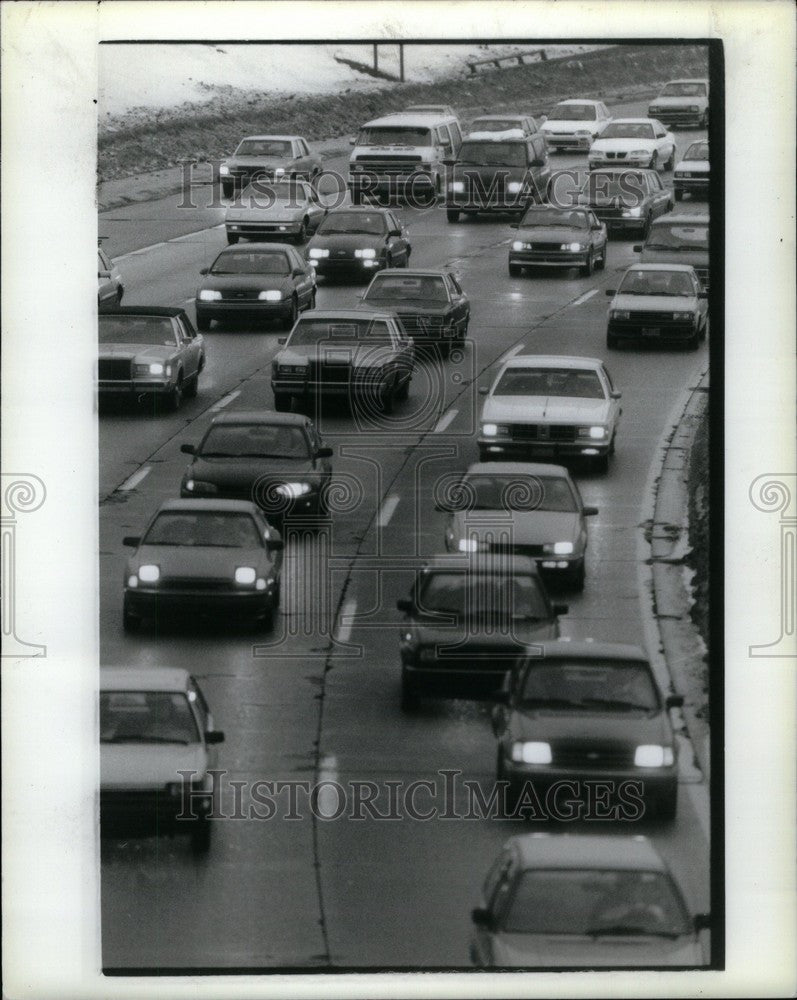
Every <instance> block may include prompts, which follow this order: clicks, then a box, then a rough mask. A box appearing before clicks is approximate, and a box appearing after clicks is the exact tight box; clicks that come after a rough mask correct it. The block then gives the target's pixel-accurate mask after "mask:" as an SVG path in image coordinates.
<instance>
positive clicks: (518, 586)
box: [418, 571, 549, 621]
mask: <svg viewBox="0 0 797 1000" xmlns="http://www.w3.org/2000/svg"><path fill="white" fill-rule="evenodd" d="M418 606H419V609H420V610H421V612H422V613H423V612H429V613H443V612H450V613H452V614H456V615H458V616H461V617H465V618H468V619H479V620H482V621H486V620H493V621H495V620H499V621H500V620H502V619H518V620H523V619H547V618H548V617H549V613H548V608H547V607H546V603H545V598H544V596H543V594H542V592H541V589H540V584H539V582H538V581H537V580H536V579H535V578H534V577H531V576H505V575H502V574H497V573H496V574H473V573H462V572H461V573H457V572H453V571H452V572H446V571H440V572H435V573H428V574H426V575H425V576H424V578H423V582H422V584H421V590H420V593H419V595H418Z"/></svg>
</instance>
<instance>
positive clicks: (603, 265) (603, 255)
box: [595, 243, 606, 271]
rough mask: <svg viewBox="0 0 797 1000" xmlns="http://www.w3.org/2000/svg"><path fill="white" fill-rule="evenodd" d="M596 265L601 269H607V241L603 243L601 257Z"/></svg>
mask: <svg viewBox="0 0 797 1000" xmlns="http://www.w3.org/2000/svg"><path fill="white" fill-rule="evenodd" d="M595 267H598V268H600V269H601V271H604V270H605V269H606V244H605V243H604V245H603V250H601V255H600V259H599V260H598V262H597V263H596V264H595Z"/></svg>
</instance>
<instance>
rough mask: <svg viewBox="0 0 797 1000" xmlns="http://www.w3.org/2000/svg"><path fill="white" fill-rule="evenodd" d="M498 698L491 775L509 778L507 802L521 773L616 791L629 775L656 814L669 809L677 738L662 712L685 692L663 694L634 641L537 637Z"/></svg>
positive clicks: (539, 782) (540, 783) (668, 814)
mask: <svg viewBox="0 0 797 1000" xmlns="http://www.w3.org/2000/svg"><path fill="white" fill-rule="evenodd" d="M497 700H498V701H499V702H500V704H499V705H498V706H497V707H496V708H495V709H494V711H493V729H494V731H495V734H496V736H497V738H498V772H497V779H498V780H499V781H507V782H509V786H508V791H509V795H508V797H507V799H508V804H509V805H510V808H512V807H511V803H513V802H516V801H517V799H518V797H519V796H520V794H521V792H522V789H523V786H524V784H525V783H526V782H527V781H530V782H531V784H532V786H533V788H534V791H535V792H538V793H540V794H543V795H544V793H545V792H546V791H547V789H548V788H549V787H550V786H551V785H553V784H554V783H556V782H560V781H569V782H573V783H574V784H576V786H578V783H583V782H586V781H590V780H603V781H611V782H613V783H614V787H615V789H616V790H619V789H620V786H621V784H622V783H631V782H634V783H635V786H636V787H637V788H638V792H639V793H638V795H637V796H636V797H637V798H638V799H641V800H642V801H643V802H644V803H645V804H646V805H650V806H652V807H653V810H654V811H655V812H656V813H657V814H658V816H660V817H661V818H663V819H672V817H674V816H675V811H676V804H677V796H678V767H677V746H676V743H675V736H674V734H673V728H672V725H671V723H670V717H669V715H668V710H669V709H671V708H676V707H679V706H680V705H682V704H683V697H682V696H680V695H671V696H670V697H667V698H664V697H662V695H661V692H660V691H659V688H658V685H657V683H656V680H655V678H654V676H653V671H652V670H651V666H650V663H649V661H648V658H647V656H646V655H645V654H644V653H643V651H642V650H641V649H640V648H639V647H637V646H629V645H621V644H619V643H618V644H614V643H603V642H572V641H562V642H543V643H541V644H538V645H536V646H535V647H534V649H533V651H531V652H530V653H529V654H528V655H527V656H525V658H524V660H523V661H522V662H520V663H519V664H518V666H517V669H516V670H515V671H514V672H513V673H511V674H509V675H507V677H506V681H505V685H504V688H503V690H502V692H501V693H500V694H499V696H498V699H497ZM626 787H628V786H626ZM582 791H586V787H585V786H583V787H582ZM614 805H615V807H616V806H617V803H615V804H614Z"/></svg>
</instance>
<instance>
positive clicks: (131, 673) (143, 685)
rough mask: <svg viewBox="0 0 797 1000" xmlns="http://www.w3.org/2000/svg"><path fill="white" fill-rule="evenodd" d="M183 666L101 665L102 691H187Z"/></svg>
mask: <svg viewBox="0 0 797 1000" xmlns="http://www.w3.org/2000/svg"><path fill="white" fill-rule="evenodd" d="M190 677H191V675H190V674H189V673H188V671H187V670H183V668H182V667H100V691H187V690H188V681H189V679H190Z"/></svg>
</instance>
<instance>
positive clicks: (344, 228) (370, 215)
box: [317, 212, 387, 236]
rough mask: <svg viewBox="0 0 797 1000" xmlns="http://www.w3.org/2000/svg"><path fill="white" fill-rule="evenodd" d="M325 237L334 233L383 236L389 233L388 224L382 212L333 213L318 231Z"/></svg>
mask: <svg viewBox="0 0 797 1000" xmlns="http://www.w3.org/2000/svg"><path fill="white" fill-rule="evenodd" d="M317 232H318V233H320V234H321V235H323V236H331V235H332V234H333V233H368V234H369V235H373V236H381V235H382V234H383V233H385V232H387V223H386V221H385V217H384V215H382V214H381V212H332V213H331V214H330V215H328V216H327V217H326V219H324V221H323V222H322V223H321V225H320V226H319V227H318V230H317Z"/></svg>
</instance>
